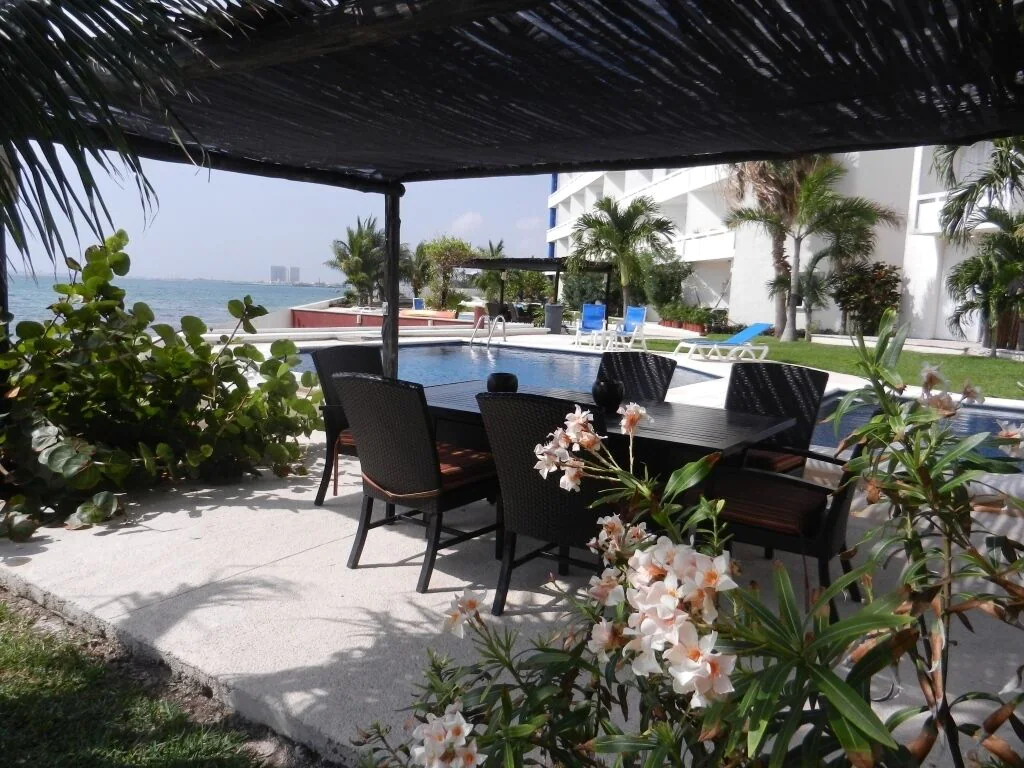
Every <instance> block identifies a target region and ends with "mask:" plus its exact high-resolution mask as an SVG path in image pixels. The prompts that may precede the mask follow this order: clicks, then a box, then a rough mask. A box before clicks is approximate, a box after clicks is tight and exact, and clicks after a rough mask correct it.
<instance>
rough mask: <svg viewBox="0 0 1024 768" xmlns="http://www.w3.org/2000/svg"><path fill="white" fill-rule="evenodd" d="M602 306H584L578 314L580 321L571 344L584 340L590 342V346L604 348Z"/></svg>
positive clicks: (603, 313) (603, 308)
mask: <svg viewBox="0 0 1024 768" xmlns="http://www.w3.org/2000/svg"><path fill="white" fill-rule="evenodd" d="M605 311H606V308H605V305H604V304H584V305H583V308H582V311H581V312H580V321H579V323H578V324H577V325H576V338H575V339H574V340H573V344H579V343H581V342H582V341H583V339H584V338H587V339H589V340H590V344H591V346H594V345H598V346H602V347H603V346H604V333H605V328H604V322H605Z"/></svg>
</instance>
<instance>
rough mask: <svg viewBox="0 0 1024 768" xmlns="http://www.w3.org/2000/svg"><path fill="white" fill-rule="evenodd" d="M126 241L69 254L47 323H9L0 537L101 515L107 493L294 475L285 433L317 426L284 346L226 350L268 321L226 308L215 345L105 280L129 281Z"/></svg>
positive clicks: (293, 451)
mask: <svg viewBox="0 0 1024 768" xmlns="http://www.w3.org/2000/svg"><path fill="white" fill-rule="evenodd" d="M127 244H128V237H127V235H126V234H125V233H124V232H123V231H119V232H117V233H116V234H114V235H113V236H111V237H109V238H107V239H106V241H105V242H104V243H103V244H101V245H94V246H92V247H90V248H89V249H87V250H86V252H85V264H84V265H82V264H80V263H79V262H78V261H76V260H74V259H68V260H67V266H68V268H69V269H70V270H71V275H72V277H71V279H70V281H69V282H67V283H62V284H58V285H55V286H54V290H55V291H56V293H57V300H56V301H55V302H54V303H53V304H52V305H51V307H50V310H51V312H52V317H50V319H48V320H47V321H46V322H35V321H22V322H19V323H18V324H17V326H16V327H15V331H14V334H13V336H12V337H11V338H8V339H6V340H5V341H6V347H5V348H4V349H3V350H2V351H0V369H2V371H3V374H4V375H5V377H6V378H7V382H8V390H7V396H6V398H5V399H4V401H3V408H2V413H0V463H2V469H3V485H2V489H3V497H4V499H5V508H4V512H0V519H2V523H0V530H2V531H5V532H7V533H8V534H10V535H13V536H15V537H17V536H24V535H26V534H27V533H29V532H30V531H31V530H32V528H33V527H34V524H35V523H36V522H38V521H40V520H42V519H44V518H46V517H47V516H50V515H56V516H58V517H59V518H64V517H69V516H70V517H69V524H70V525H72V526H74V525H85V524H89V523H93V522H97V521H99V520H102V519H105V518H107V517H109V516H110V515H111V514H113V513H114V512H115V511H116V509H117V505H118V500H117V497H116V496H115V492H118V491H123V490H127V489H132V488H139V487H144V486H149V485H153V484H155V483H158V482H161V481H163V480H167V479H184V478H191V479H202V480H204V481H211V482H217V481H225V480H231V479H235V478H238V477H240V476H242V475H244V474H256V473H258V467H261V466H265V467H269V468H271V469H272V470H273V472H275V473H276V474H278V475H287V474H289V473H303V474H304V473H305V468H304V466H303V464H302V448H301V446H300V444H299V442H298V439H297V438H298V437H299V436H300V435H307V436H308V435H309V434H310V433H311V432H312V431H313V430H314V429H317V428H318V427H319V425H320V418H319V413H318V409H317V403H318V402H319V401H320V399H321V393H320V391H319V389H318V388H317V387H316V380H315V376H313V374H311V373H304V374H303V375H302V376H301V378H299V377H297V376H296V374H295V371H294V368H295V366H296V365H297V364H298V362H299V358H298V355H297V350H296V348H295V345H294V344H293V343H292V342H290V341H284V340H281V341H276V342H274V344H273V345H272V346H271V349H270V355H269V356H265V355H264V354H262V353H261V352H260V351H259V350H258V349H257V348H256V347H254V346H253V345H251V344H247V343H237V342H236V338H235V337H236V334H237V333H238V331H239V330H245V331H247V332H254V331H255V328H253V326H252V320H253V319H254V318H256V317H259V316H261V315H264V314H266V310H265V309H264V308H263V307H261V306H259V305H256V304H253V302H252V299H251V298H250V297H248V296H246V297H245V298H244V299H233V300H232V301H231V302H229V304H228V311H229V312H230V314H231V316H232V317H233V318H234V319H235V322H236V324H235V328H234V331H233V332H232V333H231V334H228V335H224V336H221V337H220V339H219V340H218V341H217V342H216V343H211V342H209V341H206V340H204V338H203V334H205V333H207V327H206V325H205V323H203V321H202V320H200V319H199V318H198V317H192V316H185V317H182V318H181V321H180V327H179V328H174V327H172V326H170V325H167V324H163V323H154V316H153V312H152V310H151V309H150V308H149V307H148V306H147V305H146V304H144V303H142V302H138V303H135V304H133V305H131V306H127V305H126V303H125V299H126V297H125V291H124V290H123V289H122V288H119V287H118V286H117V285H115V283H114V279H115V276H124V275H126V274H127V273H128V270H129V265H130V261H129V257H128V254H127V253H125V251H124V248H125V247H126V245H127Z"/></svg>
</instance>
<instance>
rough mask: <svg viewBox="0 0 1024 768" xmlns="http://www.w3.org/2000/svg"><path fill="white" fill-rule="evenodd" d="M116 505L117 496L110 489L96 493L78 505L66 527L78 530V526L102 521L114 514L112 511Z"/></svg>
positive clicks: (82, 526)
mask: <svg viewBox="0 0 1024 768" xmlns="http://www.w3.org/2000/svg"><path fill="white" fill-rule="evenodd" d="M117 506H118V503H117V497H116V496H114V494H112V493H110V491H102V492H100V493H97V494H96V495H95V496H93V497H92V498H91V499H89V500H88V501H84V502H82V503H81V504H79V505H78V509H76V510H75V512H74V514H72V515H71V516H70V517H69V518H68V520H67V527H68V528H70V529H72V530H78V529H79V528H86V527H88V526H90V525H96V524H97V523H102V522H104V521H105V520H109V519H110V518H111V517H113V516H114V513H115V512H117Z"/></svg>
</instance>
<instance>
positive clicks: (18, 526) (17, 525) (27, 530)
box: [2, 512, 39, 542]
mask: <svg viewBox="0 0 1024 768" xmlns="http://www.w3.org/2000/svg"><path fill="white" fill-rule="evenodd" d="M2 522H3V524H4V527H5V528H6V529H7V531H6V532H7V537H8V538H9V539H10V540H11V541H16V542H22V541H28V540H29V539H30V538H31V537H32V534H33V533H35V530H36V528H38V527H39V523H37V522H36V521H35V520H33V519H32V518H31V517H30V516H29V515H27V514H24V513H23V512H13V513H11V514H9V515H8V516H7V517H6V518H3V519H2Z"/></svg>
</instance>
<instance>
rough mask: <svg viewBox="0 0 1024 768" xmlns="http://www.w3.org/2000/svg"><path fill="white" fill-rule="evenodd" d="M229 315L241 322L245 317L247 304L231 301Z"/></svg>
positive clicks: (236, 300) (235, 300)
mask: <svg viewBox="0 0 1024 768" xmlns="http://www.w3.org/2000/svg"><path fill="white" fill-rule="evenodd" d="M228 313H229V314H230V315H231V316H232V317H234V318H236V319H238V320H241V319H242V317H244V316H245V304H243V303H242V302H241V301H240V300H238V299H231V301H229V302H228Z"/></svg>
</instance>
